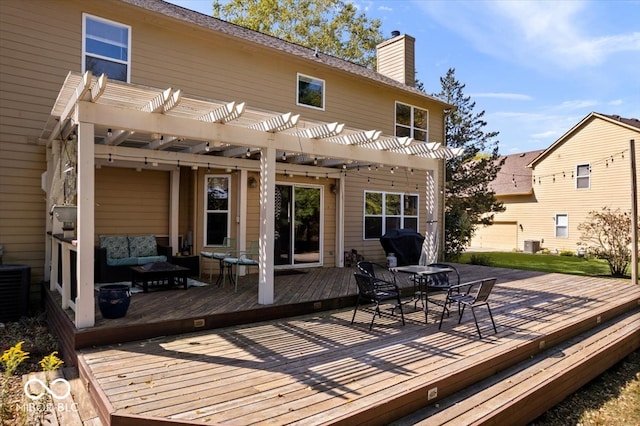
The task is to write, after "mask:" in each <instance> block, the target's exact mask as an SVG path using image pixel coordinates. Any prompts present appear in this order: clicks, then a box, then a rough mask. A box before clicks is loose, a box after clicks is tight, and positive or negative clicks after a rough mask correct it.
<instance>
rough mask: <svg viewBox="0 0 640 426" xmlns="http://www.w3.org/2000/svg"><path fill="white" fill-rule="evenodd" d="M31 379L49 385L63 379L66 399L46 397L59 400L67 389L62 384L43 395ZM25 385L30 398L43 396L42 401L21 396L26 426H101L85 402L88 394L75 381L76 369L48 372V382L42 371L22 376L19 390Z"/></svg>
mask: <svg viewBox="0 0 640 426" xmlns="http://www.w3.org/2000/svg"><path fill="white" fill-rule="evenodd" d="M34 379H37V380H38V381H40V382H42V383H47V382H48V383H53V382H54V381H55V380H58V379H64V380H66V381H67V382H68V383H69V388H70V392H69V395H66V396H65V397H64V398H57V397H53V396H50V392H54V393H56V394H57V395H59V396H62V395H64V394H66V390H67V388H66V387H65V385H64V384H63V383H56V384H54V385H53V386H51V387H52V389H51V390H49V391H47V390H45V389H44V388H42V386H41V385H40V383H38V382H36V381H35V380H34ZM27 382H30V384H29V389H30V394H31V395H34V398H35V397H37V396H38V395H40V394H43V393H44V395H43V397H41V398H39V399H37V400H31V399H29V398H27V397H26V396H25V404H26V405H25V407H26V416H27V419H26V421H27V424H40V423H42V424H49V425H53V426H56V425H59V426H102V422H101V421H100V418H99V417H98V414H97V412H96V411H95V410H94V408H93V404H92V403H91V401H90V399H89V394H88V392H87V390H86V389H84V387H83V386H82V381H81V380H80V378H79V377H78V369H77V368H71V367H66V368H63V369H62V370H56V371H52V372H50V373H49V374H48V381H47V380H46V379H45V375H44V372H42V371H40V372H36V373H29V374H25V375H24V376H22V384H23V387H24V385H25V384H26V383H27ZM49 386H50V385H49ZM44 396H46V398H45V397H44Z"/></svg>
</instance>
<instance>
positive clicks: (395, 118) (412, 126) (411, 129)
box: [393, 101, 429, 142]
mask: <svg viewBox="0 0 640 426" xmlns="http://www.w3.org/2000/svg"><path fill="white" fill-rule="evenodd" d="M398 105H403V106H405V107H409V108H410V109H411V113H410V118H411V123H410V124H409V125H406V124H402V123H398V114H397V111H398ZM416 110H420V111H424V112H425V114H426V121H425V124H426V126H427V127H426V128H424V129H422V128H420V127H416V126H415V111H416ZM393 122H394V127H393V129H394V134H395V136H400V135H398V127H403V128H406V129H408V130H409V136H410V137H412V138H414V139H415V140H416V141H417V142H429V110H428V109H426V108H421V107H418V106H415V105H411V104H407V103H404V102H399V101H396V102H395V103H394V105H393ZM416 130H418V131H420V132H424V134H425V139H424V140H422V139H416V138H415V137H414V135H415V131H416Z"/></svg>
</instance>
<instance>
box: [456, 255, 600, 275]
mask: <svg viewBox="0 0 640 426" xmlns="http://www.w3.org/2000/svg"><path fill="white" fill-rule="evenodd" d="M459 263H472V264H475V265H485V266H494V267H498V268H510V269H525V270H529V271H541V272H558V273H561V274H571V275H588V276H609V275H611V271H610V270H609V264H608V263H607V262H606V261H605V260H600V259H586V258H584V257H577V256H558V255H552V254H529V253H511V252H482V253H463V255H462V257H461V258H460V260H459Z"/></svg>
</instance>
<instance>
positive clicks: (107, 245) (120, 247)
mask: <svg viewBox="0 0 640 426" xmlns="http://www.w3.org/2000/svg"><path fill="white" fill-rule="evenodd" d="M99 239H100V247H101V248H104V249H107V259H124V258H125V257H129V241H128V240H127V237H125V236H115V237H108V236H104V235H100V237H99Z"/></svg>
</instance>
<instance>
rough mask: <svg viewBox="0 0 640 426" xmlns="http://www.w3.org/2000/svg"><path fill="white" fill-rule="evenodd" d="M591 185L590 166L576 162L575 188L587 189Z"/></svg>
mask: <svg viewBox="0 0 640 426" xmlns="http://www.w3.org/2000/svg"><path fill="white" fill-rule="evenodd" d="M590 187H591V166H590V165H589V164H578V166H577V167H576V188H578V189H589V188H590Z"/></svg>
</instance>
